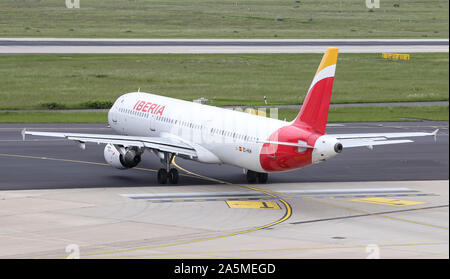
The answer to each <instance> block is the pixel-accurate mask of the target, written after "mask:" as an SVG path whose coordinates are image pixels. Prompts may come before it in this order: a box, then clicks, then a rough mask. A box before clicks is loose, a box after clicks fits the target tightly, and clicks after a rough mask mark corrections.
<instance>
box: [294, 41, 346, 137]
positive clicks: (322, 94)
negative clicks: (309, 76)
mask: <svg viewBox="0 0 450 279" xmlns="http://www.w3.org/2000/svg"><path fill="white" fill-rule="evenodd" d="M337 57H338V49H337V48H332V47H329V48H327V51H326V52H325V54H324V55H323V57H322V61H321V63H320V65H319V68H318V69H317V72H316V75H315V76H314V79H313V81H312V83H311V86H310V87H309V91H308V94H307V95H306V98H305V101H304V102H303V105H302V108H301V109H300V112H299V114H298V116H297V118H296V119H295V120H294V121H293V123H292V124H293V125H296V126H303V127H304V126H305V124H306V125H307V126H308V127H309V128H311V129H313V130H314V131H316V132H318V133H321V134H325V129H326V125H327V119H328V109H329V107H330V99H331V91H332V88H333V81H334V73H335V70H336V63H337Z"/></svg>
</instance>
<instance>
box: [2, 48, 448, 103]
mask: <svg viewBox="0 0 450 279" xmlns="http://www.w3.org/2000/svg"><path fill="white" fill-rule="evenodd" d="M321 57H322V55H321V54H233V55H225V54H201V55H200V54H177V55H174V54H171V55H167V54H152V55H144V54H143V55H105V54H102V55H96V54H92V55H56V54H48V55H0V100H1V101H0V109H42V108H56V109H57V108H92V107H96V106H102V107H105V106H108V104H111V103H112V102H113V101H114V100H115V99H116V98H117V97H119V96H120V95H122V94H124V93H126V92H132V91H137V89H138V88H141V91H144V92H153V93H155V94H160V95H165V96H169V97H174V98H180V99H185V100H190V101H191V100H193V99H197V98H200V97H205V98H207V99H210V100H213V101H214V105H230V104H238V105H262V104H263V102H264V101H263V100H264V99H263V98H264V96H267V99H268V101H269V104H299V103H301V102H302V101H303V99H304V97H305V95H306V92H307V90H308V88H309V86H310V83H311V80H312V78H313V76H314V73H315V71H316V69H317V66H318V64H319V62H320V59H321ZM448 62H449V54H448V53H428V54H425V53H415V54H412V55H411V60H410V61H388V60H384V59H382V58H381V55H380V54H347V53H343V54H340V56H339V60H338V65H337V71H336V80H335V84H334V88H333V96H332V102H333V103H355V102H397V101H438V100H448V97H449V95H448V93H449V80H448V75H449V68H448V65H449V63H448Z"/></svg>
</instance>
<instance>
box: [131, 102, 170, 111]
mask: <svg viewBox="0 0 450 279" xmlns="http://www.w3.org/2000/svg"><path fill="white" fill-rule="evenodd" d="M165 108H166V106H162V105H158V104H154V103H151V102H146V101H141V100H138V101H137V102H136V104H135V105H134V107H133V109H134V110H137V111H142V112H149V113H153V114H159V115H163V112H164V109H165Z"/></svg>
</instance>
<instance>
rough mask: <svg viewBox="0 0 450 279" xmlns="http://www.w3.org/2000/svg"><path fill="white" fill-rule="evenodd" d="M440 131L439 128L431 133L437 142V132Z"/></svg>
mask: <svg viewBox="0 0 450 279" xmlns="http://www.w3.org/2000/svg"><path fill="white" fill-rule="evenodd" d="M438 132H439V129H436V130H434V132H433V133H431V135H432V136H433V137H434V141H435V142H436V140H437V133H438Z"/></svg>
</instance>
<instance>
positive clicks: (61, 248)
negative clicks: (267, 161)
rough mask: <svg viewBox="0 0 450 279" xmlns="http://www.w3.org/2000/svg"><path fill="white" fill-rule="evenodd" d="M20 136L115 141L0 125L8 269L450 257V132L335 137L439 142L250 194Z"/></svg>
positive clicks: (379, 152)
mask: <svg viewBox="0 0 450 279" xmlns="http://www.w3.org/2000/svg"><path fill="white" fill-rule="evenodd" d="M23 127H27V128H29V129H37V130H49V131H50V130H52V131H64V130H67V131H72V132H90V133H111V131H110V129H108V128H105V125H99V124H1V125H0V157H1V161H0V172H1V176H0V177H1V180H0V189H1V191H0V223H1V224H2V226H1V227H0V257H2V258H48V257H49V258H65V257H71V256H72V257H77V256H80V257H81V258H367V257H381V258H448V257H449V253H448V220H449V217H448V216H449V215H448V173H449V168H448V162H449V158H448V146H449V145H448V122H428V121H424V122H404V123H345V124H332V125H329V127H328V129H327V131H328V133H352V132H402V131H432V130H434V129H436V128H440V132H439V135H438V137H437V142H434V140H433V139H432V138H420V139H417V141H416V142H414V143H411V144H403V145H396V146H394V147H393V148H391V147H388V146H386V147H375V149H374V150H372V151H371V150H368V149H364V148H362V149H359V148H358V149H349V150H345V151H344V152H343V153H342V154H340V156H338V157H336V158H334V159H332V160H330V161H329V162H325V163H322V164H318V165H315V166H311V167H307V168H305V169H302V170H298V171H293V172H287V173H281V174H273V175H271V176H270V178H269V184H266V185H251V187H252V188H249V186H248V185H247V184H245V179H244V176H243V174H242V170H241V169H239V168H235V167H230V166H217V165H205V164H199V163H195V162H191V161H186V160H181V159H177V160H176V163H177V166H179V167H180V168H181V169H180V173H182V174H183V176H181V177H180V184H178V185H165V186H161V185H157V184H156V182H155V180H156V178H155V176H156V174H155V172H154V170H156V169H158V168H159V167H160V165H159V162H158V161H157V159H156V157H154V156H153V155H151V154H146V156H144V160H143V164H142V165H139V168H138V169H133V170H125V171H121V170H116V169H113V168H112V167H109V166H107V165H105V164H104V161H103V155H102V154H103V146H101V145H99V146H97V145H87V148H86V150H84V151H82V150H80V149H79V148H78V147H77V145H76V144H74V143H70V142H66V141H63V140H59V139H56V140H55V139H48V138H42V137H29V138H28V139H27V141H22V140H21V135H20V130H21V129H22V128H23ZM185 171H187V172H185ZM209 178H212V179H216V180H214V182H212V181H211V180H210V179H209ZM239 206H244V208H242V207H239Z"/></svg>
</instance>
